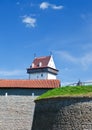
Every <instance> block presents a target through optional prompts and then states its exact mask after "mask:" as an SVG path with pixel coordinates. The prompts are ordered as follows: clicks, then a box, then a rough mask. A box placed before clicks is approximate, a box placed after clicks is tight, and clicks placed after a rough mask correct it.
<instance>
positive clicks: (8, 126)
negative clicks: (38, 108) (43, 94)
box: [0, 96, 35, 130]
mask: <svg viewBox="0 0 92 130" xmlns="http://www.w3.org/2000/svg"><path fill="white" fill-rule="evenodd" d="M34 107H35V103H34V98H33V97H32V96H0V130H31V126H32V121H33V114H34Z"/></svg>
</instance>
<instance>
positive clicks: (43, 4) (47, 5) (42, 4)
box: [40, 2, 50, 10]
mask: <svg viewBox="0 0 92 130" xmlns="http://www.w3.org/2000/svg"><path fill="white" fill-rule="evenodd" d="M49 6H50V4H49V3H48V2H42V3H41V4H40V9H43V10H44V9H47V8H48V7H49Z"/></svg>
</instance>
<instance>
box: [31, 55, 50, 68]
mask: <svg viewBox="0 0 92 130" xmlns="http://www.w3.org/2000/svg"><path fill="white" fill-rule="evenodd" d="M50 58H51V56H45V57H39V58H35V59H34V60H33V64H34V67H33V68H39V63H41V64H42V65H41V67H47V65H48V63H49V60H50Z"/></svg>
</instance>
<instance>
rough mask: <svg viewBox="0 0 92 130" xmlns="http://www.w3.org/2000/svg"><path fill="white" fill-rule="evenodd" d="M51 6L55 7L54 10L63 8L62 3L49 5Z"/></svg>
mask: <svg viewBox="0 0 92 130" xmlns="http://www.w3.org/2000/svg"><path fill="white" fill-rule="evenodd" d="M51 7H52V9H55V10H60V9H63V8H64V7H63V6H62V5H59V6H56V5H51Z"/></svg>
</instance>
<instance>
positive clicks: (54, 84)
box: [0, 79, 60, 88]
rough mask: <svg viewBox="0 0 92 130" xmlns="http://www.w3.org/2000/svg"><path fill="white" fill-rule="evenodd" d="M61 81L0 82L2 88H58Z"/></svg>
mask: <svg viewBox="0 0 92 130" xmlns="http://www.w3.org/2000/svg"><path fill="white" fill-rule="evenodd" d="M58 87H60V81H59V80H53V79H49V80H4V79H2V80H0V88H58Z"/></svg>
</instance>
